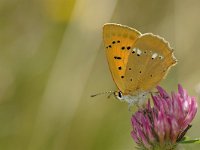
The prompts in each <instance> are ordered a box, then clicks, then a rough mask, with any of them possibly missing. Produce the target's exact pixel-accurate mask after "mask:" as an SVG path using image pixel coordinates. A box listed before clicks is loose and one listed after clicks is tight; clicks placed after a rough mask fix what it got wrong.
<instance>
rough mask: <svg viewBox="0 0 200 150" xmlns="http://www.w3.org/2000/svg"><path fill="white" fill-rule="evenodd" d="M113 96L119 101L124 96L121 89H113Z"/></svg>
mask: <svg viewBox="0 0 200 150" xmlns="http://www.w3.org/2000/svg"><path fill="white" fill-rule="evenodd" d="M114 96H115V97H116V98H117V99H118V100H120V101H123V100H124V96H123V94H122V92H121V91H115V92H114Z"/></svg>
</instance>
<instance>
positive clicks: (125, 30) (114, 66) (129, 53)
mask: <svg viewBox="0 0 200 150" xmlns="http://www.w3.org/2000/svg"><path fill="white" fill-rule="evenodd" d="M103 40H104V46H105V51H106V56H107V60H108V65H109V68H110V71H111V74H112V77H113V80H114V82H115V84H116V85H117V87H118V89H119V91H118V92H114V95H115V96H116V98H118V99H119V100H121V101H126V102H128V103H129V105H132V104H137V105H141V104H143V103H144V100H145V99H146V98H147V96H148V94H149V93H150V92H151V90H152V89H153V88H154V87H155V86H156V85H157V84H158V83H159V82H160V81H161V80H162V79H163V78H164V76H166V74H167V72H168V70H169V69H170V68H171V67H172V66H173V65H175V64H176V62H177V60H176V58H175V57H174V55H173V50H172V48H171V47H170V46H169V43H168V42H167V41H165V40H164V39H163V38H161V37H159V36H157V35H154V34H152V33H145V34H141V33H140V32H139V31H137V30H135V29H133V28H130V27H127V26H124V25H119V24H114V23H107V24H105V25H104V27H103Z"/></svg>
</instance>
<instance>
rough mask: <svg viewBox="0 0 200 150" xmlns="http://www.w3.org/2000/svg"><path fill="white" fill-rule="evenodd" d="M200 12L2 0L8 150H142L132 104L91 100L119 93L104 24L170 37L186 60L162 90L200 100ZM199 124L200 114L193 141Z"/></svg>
mask: <svg viewBox="0 0 200 150" xmlns="http://www.w3.org/2000/svg"><path fill="white" fill-rule="evenodd" d="M199 8H200V1H198V0H191V1H181V0H151V1H147V0H118V1H117V0H101V1H100V0H0V149H1V150H122V149H123V150H133V149H135V144H134V142H133V140H132V138H131V136H130V131H131V124H130V117H131V113H130V112H128V109H127V104H124V103H121V102H119V101H117V100H115V99H114V98H111V99H107V98H106V95H102V96H98V97H96V98H90V95H91V94H94V93H98V92H102V91H109V90H115V89H116V87H115V85H114V82H113V81H112V78H111V74H110V71H109V69H108V65H107V61H106V57H105V53H104V49H103V44H102V26H103V24H104V23H107V22H116V23H120V24H125V25H128V26H131V27H134V28H136V29H138V30H139V31H141V32H142V33H145V32H153V33H155V34H158V35H160V36H162V37H165V39H166V40H168V41H169V42H170V44H171V46H172V47H174V49H175V55H176V57H177V59H178V60H179V62H178V64H177V65H176V66H175V67H173V68H172V69H171V71H170V73H169V74H168V76H167V78H166V79H165V80H164V81H163V82H162V83H161V85H162V86H164V87H165V88H166V89H167V90H168V91H171V90H177V83H181V84H182V85H183V86H184V88H186V89H187V90H188V91H189V93H190V94H191V95H194V96H198V92H199V94H200V69H199V68H200V67H199V65H200V63H199V60H200V42H199V34H200V28H199V27H200V15H199V14H200V9H199ZM199 125H200V119H199V114H197V116H196V118H195V120H194V121H193V128H191V130H190V131H189V132H188V135H189V136H190V137H193V138H195V137H200V130H199ZM184 147H185V148H186V149H189V148H192V149H199V147H200V146H199V145H188V146H184ZM184 147H181V149H184Z"/></svg>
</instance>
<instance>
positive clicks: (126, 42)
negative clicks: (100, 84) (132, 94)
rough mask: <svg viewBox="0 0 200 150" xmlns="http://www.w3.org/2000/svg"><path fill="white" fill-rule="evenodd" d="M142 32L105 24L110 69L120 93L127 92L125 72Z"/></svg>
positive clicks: (104, 30)
mask: <svg viewBox="0 0 200 150" xmlns="http://www.w3.org/2000/svg"><path fill="white" fill-rule="evenodd" d="M139 36H140V32H138V31H136V30H134V29H132V28H129V27H127V26H122V25H118V24H105V25H104V27H103V39H104V47H105V51H106V56H107V60H108V64H109V68H110V71H111V74H112V77H113V80H114V81H115V83H116V85H117V87H118V88H119V90H120V91H122V92H124V91H125V90H126V88H127V87H126V83H125V82H124V81H125V71H126V67H127V64H128V63H129V60H128V59H129V54H130V53H131V47H132V46H133V45H134V43H135V41H136V39H137V38H138V37H139Z"/></svg>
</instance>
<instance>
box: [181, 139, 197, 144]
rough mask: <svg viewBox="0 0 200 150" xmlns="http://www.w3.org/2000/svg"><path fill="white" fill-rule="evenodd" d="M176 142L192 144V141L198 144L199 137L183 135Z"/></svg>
mask: <svg viewBox="0 0 200 150" xmlns="http://www.w3.org/2000/svg"><path fill="white" fill-rule="evenodd" d="M178 143H180V144H192V143H194V144H200V138H196V139H190V138H189V137H184V138H183V139H182V140H181V141H179V142H178Z"/></svg>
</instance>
